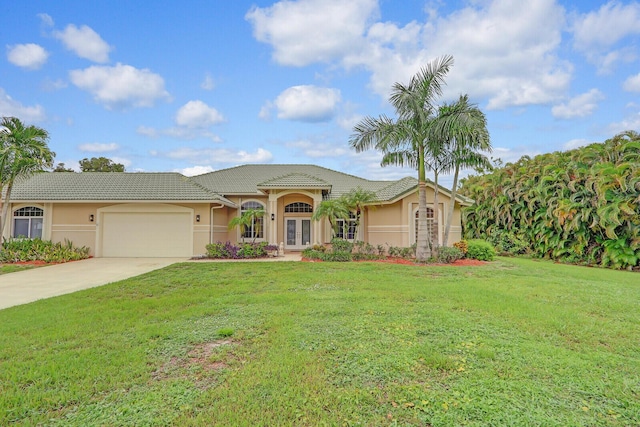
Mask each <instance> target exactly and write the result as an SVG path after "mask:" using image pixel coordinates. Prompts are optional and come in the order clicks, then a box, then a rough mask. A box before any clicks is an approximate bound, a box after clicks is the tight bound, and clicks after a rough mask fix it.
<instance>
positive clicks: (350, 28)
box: [245, 0, 378, 66]
mask: <svg viewBox="0 0 640 427" xmlns="http://www.w3.org/2000/svg"><path fill="white" fill-rule="evenodd" d="M377 12H378V2H377V1H376V0H351V1H348V2H345V1H343V0H300V1H296V2H293V1H280V2H277V3H275V4H274V5H272V6H270V7H265V8H259V7H253V8H252V9H251V10H250V11H249V12H248V13H247V14H246V16H245V18H246V19H247V20H248V21H249V22H251V24H252V25H253V34H254V36H255V38H256V39H257V40H259V41H261V42H264V43H268V44H270V45H272V46H273V48H274V53H273V57H274V59H275V60H276V62H278V63H279V64H282V65H293V66H304V65H308V64H311V63H314V62H330V61H332V60H334V59H335V58H336V57H340V56H343V55H345V54H347V53H348V52H352V51H354V50H357V49H358V48H359V46H361V45H362V43H363V40H362V37H361V36H362V34H363V33H364V30H365V27H366V25H367V23H368V21H369V20H370V19H371V18H372V17H373V16H375V15H376V14H377Z"/></svg>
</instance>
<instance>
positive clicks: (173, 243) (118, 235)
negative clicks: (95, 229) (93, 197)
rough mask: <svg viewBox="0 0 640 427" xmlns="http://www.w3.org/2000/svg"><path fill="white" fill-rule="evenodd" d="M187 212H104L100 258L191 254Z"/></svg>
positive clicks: (181, 255) (189, 222)
mask: <svg viewBox="0 0 640 427" xmlns="http://www.w3.org/2000/svg"><path fill="white" fill-rule="evenodd" d="M192 236H193V230H192V225H191V215H190V213H188V212H105V213H104V215H103V219H102V239H103V244H102V249H103V250H102V256H104V257H188V256H191V255H192V251H193V249H192Z"/></svg>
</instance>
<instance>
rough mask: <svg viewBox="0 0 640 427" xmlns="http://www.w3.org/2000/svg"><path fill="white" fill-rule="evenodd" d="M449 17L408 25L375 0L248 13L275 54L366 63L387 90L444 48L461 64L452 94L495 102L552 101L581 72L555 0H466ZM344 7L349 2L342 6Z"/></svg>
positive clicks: (293, 59) (452, 78)
mask: <svg viewBox="0 0 640 427" xmlns="http://www.w3.org/2000/svg"><path fill="white" fill-rule="evenodd" d="M468 4H469V5H468V6H467V7H464V8H462V9H459V10H457V11H455V12H453V13H451V14H449V15H445V16H439V15H437V13H436V12H435V11H434V10H430V13H429V18H428V19H429V20H428V21H425V22H418V21H413V22H410V23H408V24H406V25H404V26H398V25H397V24H395V23H391V22H374V21H373V20H374V19H375V18H377V13H378V9H377V3H376V2H375V1H365V0H362V1H360V2H348V4H347V5H346V6H345V3H344V2H342V1H338V0H325V1H322V0H302V1H298V2H292V1H280V2H278V3H276V4H274V5H273V6H271V7H269V8H253V9H252V10H251V11H250V12H249V13H248V14H247V19H248V20H249V21H250V22H251V23H252V25H253V28H254V36H255V37H256V39H257V40H259V41H262V42H265V43H268V44H270V45H271V46H272V47H273V50H274V53H273V56H274V59H275V60H276V61H277V62H278V63H280V64H285V65H295V66H302V65H307V64H310V63H314V62H331V63H335V64H337V65H341V66H342V67H344V68H346V69H351V68H364V69H366V70H368V71H369V72H370V73H371V80H370V85H371V87H372V89H373V90H374V91H375V92H376V93H378V94H379V95H380V96H382V97H383V98H385V99H386V98H387V97H388V95H389V92H390V90H391V87H392V85H393V84H394V83H395V82H407V81H408V80H409V78H410V77H411V76H412V75H413V74H415V73H416V72H417V71H418V70H419V69H420V67H422V66H424V65H426V64H427V63H428V62H430V61H431V60H433V59H434V58H436V57H438V56H441V55H443V54H451V55H453V56H454V58H456V64H455V66H454V67H453V69H452V70H451V72H450V74H449V75H448V76H447V77H446V81H447V83H448V86H447V87H446V92H445V95H446V97H448V98H450V99H453V98H456V97H457V96H458V95H459V93H468V94H469V95H470V97H471V98H472V99H474V98H480V97H482V98H488V99H489V103H488V105H487V107H488V108H489V109H499V108H505V107H509V106H526V105H532V104H547V103H550V102H554V101H557V100H559V99H561V98H562V94H563V93H565V92H566V90H567V88H568V86H569V83H570V80H571V74H572V72H573V69H572V66H571V64H569V63H567V62H564V61H561V60H559V59H558V57H557V51H558V49H559V47H560V42H561V36H562V31H563V29H564V27H565V11H564V9H563V8H562V7H561V6H559V5H558V4H557V3H556V1H555V0H539V1H534V2H513V1H511V0H494V1H482V2H468ZM341 8H343V9H344V10H341Z"/></svg>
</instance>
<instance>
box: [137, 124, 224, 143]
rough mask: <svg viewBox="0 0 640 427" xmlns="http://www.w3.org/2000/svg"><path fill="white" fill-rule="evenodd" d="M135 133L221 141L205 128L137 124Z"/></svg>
mask: <svg viewBox="0 0 640 427" xmlns="http://www.w3.org/2000/svg"><path fill="white" fill-rule="evenodd" d="M136 133H137V134H139V135H143V136H146V137H147V138H158V137H159V136H168V137H170V138H175V139H179V140H184V141H190V140H194V139H197V138H206V139H209V140H211V142H222V139H221V138H220V137H219V136H218V135H216V134H215V133H213V132H210V131H208V130H207V129H197V128H187V127H180V126H174V127H170V128H166V129H156V128H153V127H148V126H138V128H137V129H136Z"/></svg>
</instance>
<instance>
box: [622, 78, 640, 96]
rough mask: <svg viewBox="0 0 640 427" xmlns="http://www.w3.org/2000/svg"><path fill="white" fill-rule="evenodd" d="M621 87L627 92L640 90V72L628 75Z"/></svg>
mask: <svg viewBox="0 0 640 427" xmlns="http://www.w3.org/2000/svg"><path fill="white" fill-rule="evenodd" d="M622 88H623V89H624V90H626V91H627V92H640V74H636V75H635V76H630V77H629V78H628V79H627V80H625V81H624V84H623V85H622Z"/></svg>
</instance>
